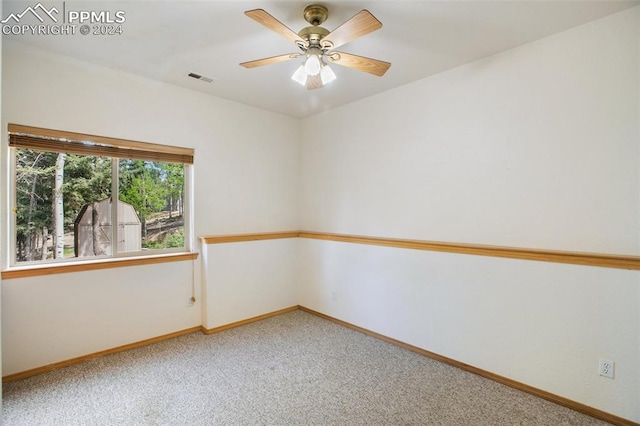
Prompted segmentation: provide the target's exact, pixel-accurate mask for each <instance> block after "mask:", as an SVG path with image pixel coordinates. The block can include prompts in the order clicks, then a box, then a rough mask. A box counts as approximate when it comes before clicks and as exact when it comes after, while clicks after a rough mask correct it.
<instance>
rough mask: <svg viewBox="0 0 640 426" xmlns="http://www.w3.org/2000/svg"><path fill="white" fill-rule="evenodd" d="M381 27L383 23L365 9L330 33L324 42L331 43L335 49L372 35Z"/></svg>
mask: <svg viewBox="0 0 640 426" xmlns="http://www.w3.org/2000/svg"><path fill="white" fill-rule="evenodd" d="M381 27H382V22H380V21H378V20H377V19H376V17H375V16H373V15H372V14H371V13H370V12H369V11H368V10H366V9H363V10H361V11H360V12H358V13H356V14H355V15H354V16H353V17H352V18H351V19H349V20H348V21H347V22H345V23H344V24H342V25H340V26H339V27H338V28H336V29H335V30H333V31H332V32H331V33H329V34H328V35H327V36H326V37H325V38H324V39H323V41H330V42H331V43H332V45H333V47H334V48H335V47H339V46H342V45H343V44H346V43H349V42H350V41H353V40H355V39H357V38H358V37H362V36H363V35H366V34H369V33H372V32H374V31H375V30H378V29H380V28H381Z"/></svg>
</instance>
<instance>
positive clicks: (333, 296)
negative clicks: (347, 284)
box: [331, 290, 338, 300]
mask: <svg viewBox="0 0 640 426" xmlns="http://www.w3.org/2000/svg"><path fill="white" fill-rule="evenodd" d="M331 300H338V292H337V291H335V290H334V291H332V292H331Z"/></svg>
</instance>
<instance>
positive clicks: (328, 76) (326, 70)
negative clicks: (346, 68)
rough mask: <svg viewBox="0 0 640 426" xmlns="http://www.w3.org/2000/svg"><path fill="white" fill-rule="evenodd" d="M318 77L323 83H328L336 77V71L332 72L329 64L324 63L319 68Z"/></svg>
mask: <svg viewBox="0 0 640 426" xmlns="http://www.w3.org/2000/svg"><path fill="white" fill-rule="evenodd" d="M320 79H321V80H322V84H323V85H325V84H329V83H331V82H332V81H333V80H335V79H336V73H334V72H333V70H332V69H331V67H329V65H324V66H323V67H322V69H321V70H320Z"/></svg>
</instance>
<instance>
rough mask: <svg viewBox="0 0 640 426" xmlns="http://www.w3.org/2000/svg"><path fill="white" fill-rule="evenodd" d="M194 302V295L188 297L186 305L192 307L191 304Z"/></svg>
mask: <svg viewBox="0 0 640 426" xmlns="http://www.w3.org/2000/svg"><path fill="white" fill-rule="evenodd" d="M195 303H196V298H195V297H190V298H189V300H188V301H187V307H188V308H191V307H193V305H194V304H195Z"/></svg>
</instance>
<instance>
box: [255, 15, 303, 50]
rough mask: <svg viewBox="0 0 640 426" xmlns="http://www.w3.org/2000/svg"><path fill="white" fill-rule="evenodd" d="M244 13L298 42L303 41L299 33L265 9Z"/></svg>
mask: <svg viewBox="0 0 640 426" xmlns="http://www.w3.org/2000/svg"><path fill="white" fill-rule="evenodd" d="M244 14H245V15H247V16H248V17H249V18H251V19H253V20H254V21H256V22H258V23H260V24H262V25H264V26H265V27H267V28H269V29H270V30H271V31H274V32H276V33H278V34H280V35H281V36H282V37H284V38H286V39H288V40H290V41H292V42H294V43H296V44H297V42H302V38H301V37H300V36H299V35H298V34H296V33H295V32H294V31H293V30H291V29H290V28H289V27H287V26H286V25H285V24H283V23H282V22H280V21H278V20H277V19H276V18H274V17H273V16H271V15H269V14H268V13H267V12H266V11H265V10H263V9H253V10H247V11H246V12H244Z"/></svg>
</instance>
